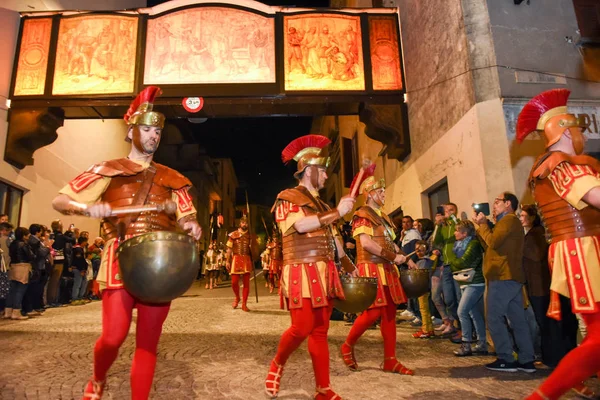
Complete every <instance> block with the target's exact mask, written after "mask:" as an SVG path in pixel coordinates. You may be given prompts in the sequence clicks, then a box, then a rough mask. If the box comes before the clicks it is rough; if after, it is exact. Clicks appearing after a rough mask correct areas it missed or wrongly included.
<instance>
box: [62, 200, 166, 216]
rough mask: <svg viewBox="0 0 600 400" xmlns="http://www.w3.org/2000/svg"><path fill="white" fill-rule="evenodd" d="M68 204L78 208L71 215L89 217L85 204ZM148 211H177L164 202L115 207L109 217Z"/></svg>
mask: <svg viewBox="0 0 600 400" xmlns="http://www.w3.org/2000/svg"><path fill="white" fill-rule="evenodd" d="M70 203H71V205H74V206H76V207H78V208H79V209H78V210H73V211H72V212H71V213H72V214H75V215H85V216H87V217H89V216H90V213H88V212H87V206H86V205H85V204H81V203H76V202H73V201H72V202H70ZM148 211H158V212H163V211H164V212H165V213H167V214H175V212H176V211H177V203H175V202H174V201H165V202H164V203H159V204H145V205H142V206H124V207H117V208H113V209H112V210H111V213H110V215H111V216H116V215H123V214H137V213H142V212H148Z"/></svg>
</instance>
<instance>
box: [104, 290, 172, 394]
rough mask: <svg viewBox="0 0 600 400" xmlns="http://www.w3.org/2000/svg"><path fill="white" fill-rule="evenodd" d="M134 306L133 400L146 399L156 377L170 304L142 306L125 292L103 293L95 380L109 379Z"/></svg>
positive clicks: (109, 291)
mask: <svg viewBox="0 0 600 400" xmlns="http://www.w3.org/2000/svg"><path fill="white" fill-rule="evenodd" d="M134 307H137V309H138V316H137V323H136V325H137V326H136V331H135V353H134V355H133V363H132V364H131V398H132V399H134V400H138V399H139V400H146V399H148V396H149V395H150V389H151V387H152V379H153V378H154V369H155V367H156V348H157V347H158V340H159V338H160V334H161V332H162V325H163V323H164V322H165V319H167V314H168V313H169V308H170V307H171V303H168V304H161V305H154V304H143V303H139V302H137V301H136V300H135V299H134V298H133V297H132V296H131V295H130V294H129V292H127V291H126V290H125V289H114V290H112V289H111V290H105V291H104V292H103V293H102V335H101V336H100V339H98V341H97V342H96V345H95V346H94V379H95V380H96V381H104V380H105V379H106V373H107V372H108V369H109V368H110V366H111V365H112V363H113V362H114V361H115V359H116V358H117V355H118V353H119V347H121V345H122V344H123V342H124V341H125V338H126V337H127V333H128V332H129V326H130V325H131V312H132V310H133V308H134Z"/></svg>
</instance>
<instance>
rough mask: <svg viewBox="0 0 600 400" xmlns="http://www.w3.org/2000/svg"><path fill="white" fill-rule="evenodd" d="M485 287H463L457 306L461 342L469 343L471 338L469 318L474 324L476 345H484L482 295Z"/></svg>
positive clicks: (471, 331) (471, 330)
mask: <svg viewBox="0 0 600 400" xmlns="http://www.w3.org/2000/svg"><path fill="white" fill-rule="evenodd" d="M484 292H485V286H484V285H481V286H473V285H468V286H466V285H465V286H463V289H462V296H461V298H460V303H459V304H458V318H459V319H460V325H461V327H462V341H463V342H471V340H472V337H473V329H472V325H471V318H472V319H473V324H475V332H477V344H479V345H481V346H485V345H486V333H485V319H484V317H483V316H484V307H483V293H484Z"/></svg>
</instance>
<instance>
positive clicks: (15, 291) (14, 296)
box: [6, 281, 28, 310]
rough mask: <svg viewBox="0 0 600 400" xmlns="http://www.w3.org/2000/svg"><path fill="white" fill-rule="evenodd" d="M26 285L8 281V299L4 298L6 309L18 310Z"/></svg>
mask: <svg viewBox="0 0 600 400" xmlns="http://www.w3.org/2000/svg"><path fill="white" fill-rule="evenodd" d="M27 285H28V284H27V283H21V282H19V281H10V289H9V291H8V297H7V298H6V308H12V309H14V310H20V309H21V306H22V305H23V296H25V292H26V291H27Z"/></svg>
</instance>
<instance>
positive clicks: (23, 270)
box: [8, 263, 31, 285]
mask: <svg viewBox="0 0 600 400" xmlns="http://www.w3.org/2000/svg"><path fill="white" fill-rule="evenodd" d="M30 274H31V264H29V263H17V264H11V265H10V268H9V270H8V279H10V280H11V281H17V282H21V283H22V284H24V285H26V284H28V283H29V275H30Z"/></svg>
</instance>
